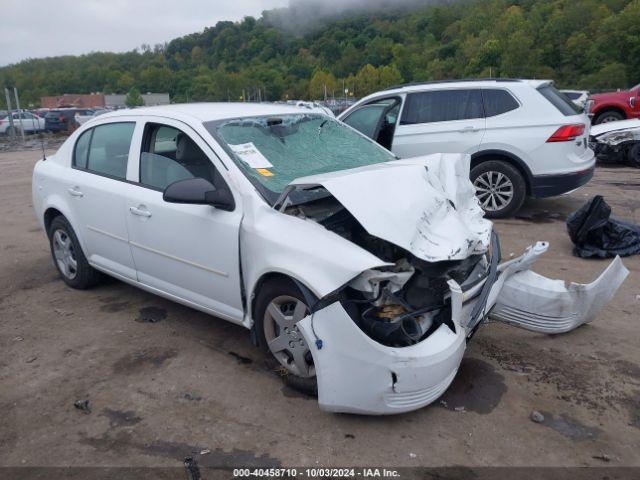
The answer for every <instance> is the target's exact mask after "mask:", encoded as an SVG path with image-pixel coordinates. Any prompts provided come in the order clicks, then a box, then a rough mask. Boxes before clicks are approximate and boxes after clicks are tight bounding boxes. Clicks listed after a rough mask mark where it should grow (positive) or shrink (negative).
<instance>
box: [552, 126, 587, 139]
mask: <svg viewBox="0 0 640 480" xmlns="http://www.w3.org/2000/svg"><path fill="white" fill-rule="evenodd" d="M584 128H585V126H584V123H577V124H575V125H563V126H562V127H560V128H559V129H558V130H556V131H555V133H554V134H553V135H551V136H550V137H549V140H547V143H549V142H570V141H571V140H575V139H576V137H579V136H580V135H582V134H583V133H584Z"/></svg>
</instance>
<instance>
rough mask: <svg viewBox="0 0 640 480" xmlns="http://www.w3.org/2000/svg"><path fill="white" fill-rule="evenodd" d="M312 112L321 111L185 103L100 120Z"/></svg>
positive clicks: (204, 119) (123, 112)
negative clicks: (136, 117) (145, 116)
mask: <svg viewBox="0 0 640 480" xmlns="http://www.w3.org/2000/svg"><path fill="white" fill-rule="evenodd" d="M310 112H316V113H319V112H320V111H319V109H310V108H306V107H296V106H294V105H279V104H274V103H183V104H172V105H160V106H156V107H140V108H135V109H124V110H117V111H115V112H111V113H105V114H104V115H100V120H103V119H108V118H114V117H121V116H131V115H133V116H138V115H140V116H143V115H151V116H159V117H169V118H177V117H183V118H184V117H190V118H191V119H195V120H199V121H201V122H210V121H214V120H223V119H226V118H240V117H257V116H261V115H286V114H294V113H310Z"/></svg>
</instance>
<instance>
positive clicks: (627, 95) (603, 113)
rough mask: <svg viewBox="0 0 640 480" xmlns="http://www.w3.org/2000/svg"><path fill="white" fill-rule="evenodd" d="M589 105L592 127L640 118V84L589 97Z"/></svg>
mask: <svg viewBox="0 0 640 480" xmlns="http://www.w3.org/2000/svg"><path fill="white" fill-rule="evenodd" d="M589 103H590V106H589V112H590V113H591V115H592V116H593V124H594V125H599V124H600V123H607V122H617V121H619V120H625V119H631V118H640V84H638V85H636V86H635V87H633V88H630V89H629V90H620V91H617V92H608V93H597V94H594V95H591V99H590V102H589Z"/></svg>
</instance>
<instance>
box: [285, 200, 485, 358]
mask: <svg viewBox="0 0 640 480" xmlns="http://www.w3.org/2000/svg"><path fill="white" fill-rule="evenodd" d="M322 190H323V189H322ZM318 193H320V194H318ZM314 197H315V198H313V199H311V200H309V201H306V202H304V203H299V204H295V205H290V206H288V207H286V208H285V210H284V213H286V214H289V215H293V216H296V217H298V218H300V219H303V220H310V221H314V222H316V223H318V224H320V225H322V226H323V227H325V228H326V229H328V230H330V231H332V232H334V233H336V234H337V235H340V236H341V237H343V238H345V239H346V240H348V241H350V242H352V243H354V244H356V245H358V246H359V247H361V248H363V249H365V250H367V251H368V252H370V253H372V254H373V255H376V256H377V257H378V258H380V259H381V260H383V261H384V262H387V263H390V264H393V265H392V266H388V267H382V268H378V269H374V270H368V271H365V272H363V273H361V274H360V275H358V276H357V277H356V278H355V279H353V280H352V281H351V282H349V283H348V284H347V285H345V286H343V287H342V288H340V289H338V291H336V292H334V293H333V294H331V295H330V296H329V298H326V299H322V300H321V301H320V302H319V303H321V304H322V305H324V304H326V303H327V302H334V301H340V303H341V304H342V306H343V307H344V309H345V311H346V312H347V313H348V314H349V316H350V317H351V318H352V319H353V321H354V322H355V323H356V325H358V327H359V328H360V329H361V330H362V331H363V332H365V333H366V334H367V335H368V336H369V337H370V338H372V339H373V340H375V341H377V342H379V343H381V344H383V345H386V346H391V347H406V346H410V345H415V344H416V343H419V342H421V341H422V340H424V339H425V338H427V337H428V336H429V335H430V334H431V333H432V332H434V331H435V330H436V329H438V328H439V327H440V326H441V325H442V324H445V325H447V326H448V328H450V329H451V330H452V331H453V332H455V331H456V327H455V325H454V324H453V322H452V320H451V306H450V298H449V296H450V290H449V285H448V281H449V280H455V281H456V282H457V283H458V284H459V285H461V287H462V288H463V289H467V288H470V287H471V286H473V285H475V284H477V283H478V282H480V281H482V280H483V279H484V278H485V277H486V276H487V272H488V265H489V262H488V261H487V256H486V254H476V255H471V256H469V257H467V258H465V259H463V260H448V261H440V262H427V261H425V260H422V259H420V258H418V257H416V256H415V255H413V254H412V253H411V252H409V251H407V250H405V249H403V248H401V247H398V246H396V245H394V244H392V243H390V242H388V241H386V240H382V239H380V238H377V237H375V236H373V235H370V234H369V233H368V232H367V231H366V230H365V229H364V227H363V226H362V225H361V224H360V222H358V220H357V219H356V218H355V217H354V216H353V215H352V214H351V213H350V212H349V211H348V210H347V209H346V208H345V207H344V206H343V205H342V204H341V203H340V202H339V201H338V200H337V199H336V198H335V197H333V196H332V195H331V194H330V193H329V192H326V191H324V192H316V194H315V195H314ZM320 306H321V305H320Z"/></svg>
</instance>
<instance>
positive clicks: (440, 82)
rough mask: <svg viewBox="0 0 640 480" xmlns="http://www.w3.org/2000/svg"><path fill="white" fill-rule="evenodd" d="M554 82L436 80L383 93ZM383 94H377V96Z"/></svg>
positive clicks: (476, 79) (485, 79)
mask: <svg viewBox="0 0 640 480" xmlns="http://www.w3.org/2000/svg"><path fill="white" fill-rule="evenodd" d="M552 82H553V81H552V80H528V79H522V78H469V79H464V80H436V81H432V82H415V83H407V84H403V85H396V86H393V87H389V88H387V89H385V90H382V91H381V92H384V93H385V94H388V93H403V92H415V91H420V90H424V89H425V87H431V86H437V85H446V86H447V87H453V88H456V87H467V88H468V87H469V86H470V85H469V84H473V86H474V87H495V86H496V85H500V84H502V85H508V84H523V83H526V84H529V85H530V86H532V87H533V88H538V87H541V86H542V85H545V84H548V83H552ZM381 92H376V95H377V94H378V93H381Z"/></svg>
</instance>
